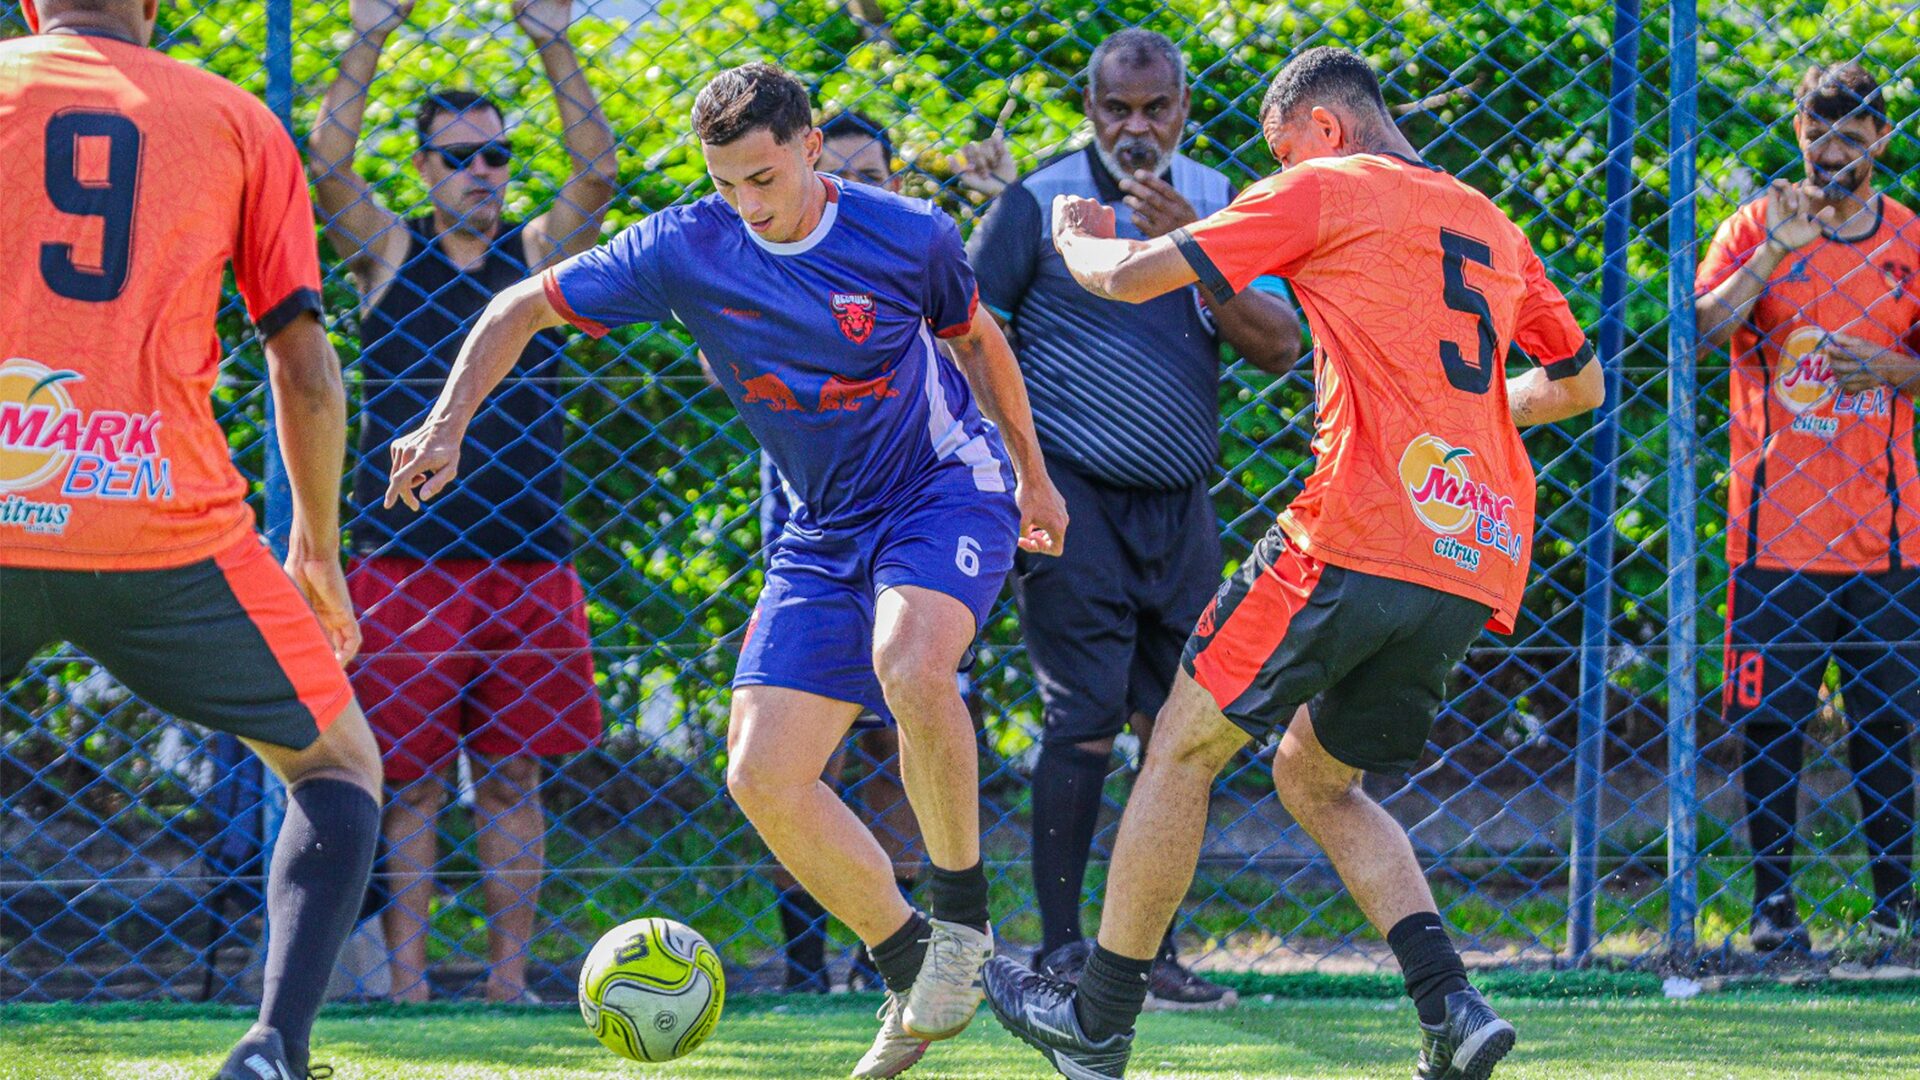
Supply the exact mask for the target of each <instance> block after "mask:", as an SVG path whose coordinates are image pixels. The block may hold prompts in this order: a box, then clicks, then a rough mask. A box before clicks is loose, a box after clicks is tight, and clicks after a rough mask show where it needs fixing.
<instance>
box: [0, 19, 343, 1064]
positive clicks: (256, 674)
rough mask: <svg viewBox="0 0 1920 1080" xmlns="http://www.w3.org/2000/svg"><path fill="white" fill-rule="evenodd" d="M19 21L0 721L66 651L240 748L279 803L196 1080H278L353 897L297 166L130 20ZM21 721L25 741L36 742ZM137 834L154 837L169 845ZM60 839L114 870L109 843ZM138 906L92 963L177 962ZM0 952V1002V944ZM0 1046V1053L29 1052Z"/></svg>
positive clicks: (116, 832)
mask: <svg viewBox="0 0 1920 1080" xmlns="http://www.w3.org/2000/svg"><path fill="white" fill-rule="evenodd" d="M25 11H26V17H27V21H28V23H29V25H30V26H31V27H32V28H33V31H34V33H33V35H32V36H30V37H22V38H16V39H14V40H11V41H6V42H0V116H4V117H6V122H5V123H4V124H0V184H3V185H4V188H3V189H4V190H5V191H6V192H7V200H6V206H5V210H4V212H0V266H5V267H6V268H7V272H6V273H5V274H4V275H0V357H4V358H5V359H4V360H0V406H4V407H0V419H4V420H5V421H6V423H4V424H0V428H10V429H11V431H10V433H9V435H8V436H7V437H6V438H5V439H4V440H0V446H4V447H5V450H4V452H0V489H4V490H5V493H6V497H5V500H4V503H3V504H0V505H5V507H6V508H7V510H8V513H7V515H6V517H5V518H4V519H3V520H4V527H0V691H5V690H6V689H8V687H9V686H10V685H11V684H12V682H13V680H14V676H16V675H18V674H19V673H20V671H21V670H22V669H23V668H25V667H26V665H27V663H28V661H30V660H32V659H33V657H34V656H35V655H37V654H38V653H40V652H41V651H42V650H43V649H45V648H46V647H47V646H49V645H52V644H54V643H55V642H57V641H67V642H71V643H72V644H73V645H74V646H76V647H78V648H79V649H81V650H82V651H84V652H85V653H86V654H87V656H88V658H89V659H91V660H92V661H93V662H94V663H97V664H99V665H100V666H101V667H103V668H105V669H106V670H107V672H109V673H110V674H112V675H113V677H114V678H116V679H118V680H120V681H121V682H122V683H124V684H125V685H126V687H127V688H128V689H129V690H132V691H133V692H134V693H136V694H138V695H140V697H141V698H142V699H144V700H145V702H146V703H147V704H149V705H151V706H153V707H154V708H157V709H161V710H164V711H166V712H168V713H171V714H172V715H174V716H177V717H179V718H180V719H182V720H185V721H189V722H191V723H195V724H200V725H204V726H206V727H209V728H212V729H214V730H216V731H224V732H227V733H229V734H232V735H235V736H238V737H240V738H242V739H245V740H246V742H247V745H248V746H249V747H250V748H252V750H253V751H254V753H256V754H258V755H259V757H260V758H261V760H262V761H264V762H265V763H266V764H267V766H268V767H270V768H271V769H272V770H273V771H274V773H275V774H276V775H277V776H279V778H280V779H281V780H283V781H284V782H285V783H286V785H287V793H288V794H287V808H286V819H285V822H284V824H283V825H282V827H281V829H280V838H279V841H278V843H277V844H276V845H275V846H274V849H273V853H272V856H271V858H270V859H269V860H268V862H269V864H270V865H269V867H268V869H267V879H266V882H265V892H266V895H265V897H264V898H263V899H264V901H265V909H266V916H267V921H268V922H269V923H270V924H271V926H272V927H273V933H272V941H271V943H270V944H269V945H268V946H267V955H266V963H265V966H264V968H263V969H262V971H261V998H260V1012H259V1019H258V1021H257V1022H256V1023H255V1024H254V1025H253V1026H252V1028H250V1029H249V1030H248V1031H247V1033H246V1034H245V1035H244V1036H242V1038H241V1039H240V1042H239V1044H238V1045H237V1046H236V1047H235V1048H234V1050H233V1052H232V1054H231V1055H230V1056H229V1057H228V1059H227V1061H226V1064H225V1065H223V1066H222V1067H221V1069H220V1071H219V1073H218V1077H219V1080H241V1078H242V1077H243V1076H244V1077H263V1076H273V1077H292V1076H299V1077H305V1076H308V1075H309V1073H308V1039H309V1035H310V1033H311V1031H312V1029H313V1020H314V1016H315V1014H316V1013H317V1012H318V1011H319V1009H320V1003H321V1000H322V998H323V997H324V996H325V994H326V988H327V978H328V976H329V975H331V974H332V972H333V966H334V961H335V959H336V958H337V957H338V956H339V954H340V948H341V945H342V944H343V943H344V942H345V941H346V939H347V933H348V931H349V930H350V929H352V927H353V918H354V915H355V914H356V913H357V912H358V911H359V910H360V903H361V899H362V898H363V897H364V896H365V895H366V891H367V871H368V869H369V868H370V867H371V866H372V864H373V853H374V845H375V842H376V841H377V840H378V837H379V822H380V808H379V802H378V799H379V795H380V781H379V757H378V750H377V748H376V747H375V745H374V738H373V734H372V732H370V731H369V730H368V729H367V722H366V719H365V718H364V717H363V716H362V715H361V711H360V708H359V707H358V706H357V705H356V704H355V703H354V695H353V689H352V688H351V687H350V686H349V685H348V683H347V676H346V673H345V672H344V671H343V670H342V669H341V665H342V664H343V663H345V662H346V661H347V660H348V659H349V658H351V657H352V656H353V653H354V650H355V649H356V648H357V647H358V646H359V643H360V632H359V630H358V628H356V627H355V625H354V620H353V608H352V604H351V602H350V601H349V599H348V595H347V583H346V581H345V580H344V579H343V577H342V576H341V572H340V470H341V465H342V463H343V458H344V456H345V453H346V441H347V405H346V394H345V391H344V390H343V388H342V387H341V384H340V358H339V356H338V355H336V354H335V352H334V349H333V343H332V342H331V341H330V340H328V338H327V332H326V329H325V327H324V326H322V324H321V321H320V316H321V314H322V308H321V303H320V255H319V251H318V249H317V248H316V247H315V245H314V240H313V208H312V206H311V205H310V204H309V203H308V201H307V193H306V184H305V182H304V180H303V178H302V176H301V174H300V154H299V152H298V151H297V150H295V149H294V146H293V141H292V140H291V139H289V138H288V137H287V133H286V131H285V130H284V129H283V128H282V127H281V126H280V124H279V122H278V121H277V120H276V119H275V118H274V116H273V114H272V113H271V112H269V111H267V109H266V107H265V106H263V105H261V104H260V102H259V101H258V100H256V99H255V98H253V97H252V96H250V95H249V94H247V93H246V92H245V91H243V90H241V89H240V88H239V87H237V86H234V85H233V84H232V83H229V82H226V81H225V80H223V79H221V78H219V77H217V76H215V75H211V74H208V73H206V72H203V71H199V70H197V69H195V68H192V67H189V66H188V65H186V64H183V63H181V62H179V61H177V60H173V59H169V58H168V57H165V56H162V55H161V54H160V53H158V52H155V51H152V50H151V49H149V48H148V45H149V43H150V42H151V41H152V39H153V29H154V20H155V18H156V16H157V9H156V6H155V5H154V4H153V3H152V2H151V0H149V2H147V3H144V4H143V3H140V2H139V0H88V2H85V3H82V2H79V0H37V2H30V3H28V4H27V5H26V9H25ZM229 265H231V266H232V269H233V277H234V284H235V285H236V286H237V287H238V289H239V292H240V296H241V299H242V300H243V301H244V303H245V306H246V310H247V314H249V315H250V316H252V318H253V323H254V327H255V328H256V329H257V331H258V332H259V337H260V340H261V342H262V343H263V345H264V347H265V352H266V359H267V376H268V382H269V387H270V393H271V395H272V401H273V403H274V405H275V408H276V416H277V418H278V421H279V432H280V447H279V448H280V453H281V456H282V458H283V460H284V461H285V464H286V469H287V480H288V486H289V487H290V488H291V495H292V507H293V515H292V521H291V522H290V529H289V536H288V541H287V558H286V561H285V564H284V568H283V567H282V566H281V565H278V564H277V562H276V560H275V558H274V556H273V554H272V552H270V551H269V550H268V549H267V546H266V544H265V543H264V542H263V541H262V540H261V539H260V537H259V536H258V535H257V534H256V532H255V528H256V526H255V522H254V515H253V511H252V509H250V508H249V507H248V506H247V482H246V480H245V479H243V478H242V477H241V475H240V473H239V472H238V471H237V470H236V469H235V468H234V466H233V462H232V452H231V450H230V449H229V444H228V441H227V434H226V433H225V432H224V431H222V430H221V428H220V425H219V424H218V423H217V422H216V421H215V419H214V414H213V411H212V409H210V408H209V407H208V399H209V397H210V395H211V394H212V393H213V389H214V385H215V383H216V382H217V381H218V379H219V376H220V374H221V370H220V369H221V366H222V364H221V360H222V358H223V356H224V355H225V352H226V350H225V348H224V347H223V345H222V343H221V341H220V340H219V338H218V336H217V333H216V319H217V317H218V315H219V312H220V310H221V307H222V300H221V278H222V277H223V275H224V274H225V271H226V269H227V267H228V266H229ZM42 425H44V428H45V430H47V431H49V432H58V431H60V430H62V429H65V430H67V431H70V432H74V433H76V434H75V435H73V436H71V437H70V438H78V435H77V433H78V432H80V431H82V430H84V431H85V432H86V433H87V441H86V443H85V444H84V445H83V446H81V447H79V448H78V452H76V447H75V446H74V444H73V442H72V441H68V442H67V443H66V444H65V446H64V447H63V446H62V445H61V444H60V443H59V442H58V441H56V440H57V435H56V436H55V437H53V438H49V439H46V440H44V441H39V442H37V444H36V442H35V433H37V432H39V431H41V430H42ZM23 428H24V432H25V434H24V435H23V434H22V430H23ZM58 662H62V663H63V662H64V661H58ZM29 719H31V720H32V721H33V724H34V727H33V728H30V729H28V730H29V731H31V732H32V733H33V735H34V736H39V735H40V731H39V730H38V726H39V724H40V723H42V722H43V720H42V718H41V717H40V716H37V715H35V716H31V717H29ZM17 730H18V729H12V730H10V731H9V734H8V738H9V739H10V740H12V739H16V738H21V736H18V735H16V734H15V733H14V732H15V731H17ZM53 730H58V729H57V728H55V729H53ZM103 736H104V733H103ZM30 737H31V736H30ZM23 741H24V740H23ZM12 776H13V774H12V773H9V778H8V781H7V787H6V789H5V796H4V799H5V806H6V812H5V813H6V817H7V819H8V823H9V830H10V831H9V833H8V839H7V841H6V844H7V850H8V855H7V858H8V860H9V862H10V865H9V867H8V870H7V874H8V880H7V881H6V884H5V888H6V889H8V890H9V891H12V890H14V889H17V888H18V886H19V884H20V883H19V879H17V878H13V877H12V874H13V873H14V872H15V871H14V870H13V866H17V865H18V864H12V863H11V859H12V857H13V855H14V853H15V852H16V851H22V850H31V849H32V848H34V847H38V846H42V845H44V844H45V843H46V842H47V838H45V837H25V838H23V837H22V836H21V834H20V833H19V832H18V831H17V830H12V828H11V826H12V822H13V819H14V814H15V813H16V810H15V806H16V803H15V801H14V800H15V796H16V794H17V791H18V789H17V788H15V787H14V785H13V779H12ZM143 779H156V778H152V777H149V778H143ZM188 790H191V789H188ZM74 797H75V798H76V799H78V798H80V793H79V792H77V791H76V792H75V793H74ZM139 806H140V804H137V803H136V804H135V806H134V807H133V808H124V809H121V810H117V811H116V814H115V816H116V817H119V816H121V815H122V814H124V815H125V816H127V817H133V816H136V815H139V814H141V813H144V812H145V811H144V810H142V809H140V808H139ZM178 820H184V817H183V818H182V819H178ZM165 827H166V829H167V831H168V833H169V834H170V835H181V834H178V833H174V831H173V830H175V829H176V828H180V827H181V826H179V825H178V824H176V820H175V819H168V820H166V824H165ZM183 831H184V830H183ZM195 831H197V830H195ZM68 836H70V837H73V838H74V843H75V844H76V845H78V846H82V847H88V848H99V847H112V848H114V849H115V850H117V851H121V852H126V853H127V854H125V855H123V856H121V857H123V858H126V859H127V860H128V862H129V863H130V864H137V863H138V859H137V857H136V856H135V855H134V854H133V851H134V849H133V848H131V847H128V846H125V845H129V844H132V843H133V842H134V841H133V840H132V839H131V837H130V835H129V834H128V833H127V832H125V831H123V827H122V826H121V825H120V823H119V822H117V821H116V822H114V823H112V824H107V823H104V822H103V823H102V824H101V825H100V827H99V828H98V830H97V831H96V832H94V834H93V835H91V836H88V837H85V838H84V839H82V838H79V837H77V836H74V834H71V833H69V834H68ZM36 876H37V875H36ZM156 884H158V883H157V882H156ZM169 884H171V885H173V886H174V887H176V888H177V887H180V886H181V885H183V884H184V882H181V881H179V880H177V879H176V880H175V881H173V882H170V883H169ZM254 887H258V886H257V885H256V886H254ZM89 891H104V892H109V893H111V892H113V891H114V890H113V888H112V886H111V885H110V884H106V883H102V884H101V887H100V888H99V889H97V890H89ZM151 895H153V896H155V897H160V898H163V900H162V908H161V910H160V911H152V910H150V911H146V912H141V911H127V912H124V913H123V914H117V915H115V916H114V918H113V920H112V924H111V926H108V927H106V928H104V929H103V932H113V933H117V934H124V938H123V940H125V941H126V945H124V946H121V947H120V951H121V952H122V954H123V955H127V956H131V957H134V958H136V960H149V961H151V960H154V959H155V958H156V957H155V950H163V949H165V948H166V945H165V944H163V941H173V942H177V941H178V938H175V937H174V936H173V930H172V929H171V928H172V927H177V926H179V925H181V923H180V922H177V921H175V920H176V919H179V918H181V916H179V915H177V914H165V913H163V912H164V911H165V908H166V905H167V904H169V903H170V902H171V897H167V894H166V892H165V891H163V890H162V889H159V888H155V889H153V890H152V893H151ZM69 917H83V916H76V915H74V913H73V912H69ZM7 923H8V925H7V928H6V937H7V945H6V947H5V949H4V951H3V952H0V956H3V957H4V958H3V959H0V971H4V972H5V975H6V985H7V989H6V990H5V991H4V993H6V994H8V995H12V994H18V993H20V991H19V990H18V989H17V986H18V984H17V983H16V982H14V970H15V969H14V968H13V967H12V966H11V965H12V963H13V962H14V961H15V960H16V959H18V958H20V957H21V956H22V955H23V953H22V951H21V949H22V947H24V946H26V944H27V942H24V941H21V939H20V938H19V937H17V936H16V932H15V930H14V927H13V925H12V920H11V919H9V920H7ZM48 929H52V927H51V924H49V926H48ZM37 936H38V931H35V932H34V933H33V937H37ZM29 940H32V939H31V938H29ZM57 940H58V939H57V938H56V939H54V940H53V941H50V942H49V944H50V945H51V946H52V947H53V948H55V949H58V948H60V946H59V945H58V944H57V943H56V942H57ZM92 951H93V950H85V951H77V952H73V953H69V954H66V955H65V956H64V957H63V959H64V961H65V964H64V969H65V970H66V971H71V972H74V973H80V972H84V971H85V970H86V968H87V966H88V965H89V964H90V963H92V962H94V959H95V958H94V957H93V956H91V955H89V953H91V952H92ZM212 962H213V959H212V956H211V950H209V956H208V963H209V965H211V964H212ZM209 978H211V971H210V972H209ZM209 985H211V983H209ZM101 986H102V988H103V989H104V987H105V984H104V982H103V983H102V984H101ZM12 1027H13V1024H12V1021H9V1022H8V1029H9V1030H8V1033H7V1035H6V1037H5V1043H6V1046H7V1050H8V1051H12V1050H13V1049H14V1048H15V1047H16V1046H20V1045H24V1043H25V1042H26V1041H28V1040H23V1039H21V1038H20V1037H19V1036H17V1035H16V1034H15V1032H14V1031H13V1030H12ZM52 1060H54V1059H51V1058H50V1059H49V1063H50V1062H51V1061H52ZM27 1068H28V1069H29V1071H33V1072H37V1073H39V1074H41V1075H46V1073H45V1072H44V1071H43V1070H40V1069H34V1067H33V1066H31V1065H29V1066H27ZM56 1068H59V1071H60V1072H61V1073H62V1074H66V1075H71V1074H70V1073H68V1072H67V1070H66V1069H65V1068H60V1067H58V1066H56ZM75 1068H79V1069H83V1070H84V1069H85V1068H86V1067H85V1066H75ZM7 1071H8V1072H11V1071H13V1070H12V1069H10V1068H9V1069H8V1070H7ZM114 1071H118V1070H114ZM140 1071H142V1072H144V1071H145V1070H144V1069H142V1070H140ZM200 1075H202V1076H204V1075H206V1074H205V1073H200ZM315 1075H325V1072H324V1070H316V1072H315Z"/></svg>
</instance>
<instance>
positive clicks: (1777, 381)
mask: <svg viewBox="0 0 1920 1080" xmlns="http://www.w3.org/2000/svg"><path fill="white" fill-rule="evenodd" d="M1826 340H1827V332H1826V331H1824V330H1822V329H1820V328H1819V327H1817V326H1803V327H1801V328H1800V329H1798V330H1795V331H1794V332H1793V333H1792V334H1789V335H1788V336H1787V344H1786V347H1785V348H1783V349H1781V350H1780V359H1779V360H1778V361H1777V362H1776V363H1775V367H1774V373H1773V392H1774V396H1775V397H1777V398H1779V399H1780V404H1782V405H1784V406H1786V407H1787V411H1788V412H1790V413H1793V414H1794V415H1795V416H1798V415H1799V414H1801V413H1804V412H1810V411H1812V410H1813V409H1815V408H1818V407H1819V405H1820V403H1821V402H1823V401H1825V400H1827V398H1828V397H1830V396H1832V394H1833V385H1834V384H1833V366H1832V365H1831V364H1829V363H1827V353H1826V350H1825V349H1823V348H1821V346H1822V345H1824V344H1825V343H1826Z"/></svg>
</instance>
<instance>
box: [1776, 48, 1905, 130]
mask: <svg viewBox="0 0 1920 1080" xmlns="http://www.w3.org/2000/svg"><path fill="white" fill-rule="evenodd" d="M1793 99H1794V105H1795V106H1796V107H1797V108H1798V109H1799V110H1800V111H1801V112H1803V113H1805V114H1806V115H1808V116H1812V117H1816V118H1818V119H1821V120H1825V121H1826V122H1827V123H1829V124H1837V123H1839V122H1841V121H1842V120H1845V119H1847V118H1848V117H1851V116H1856V115H1865V116H1868V117H1871V118H1872V119H1873V120H1874V121H1876V122H1877V123H1879V124H1880V126H1882V127H1885V126H1886V124H1887V98H1886V94H1885V93H1884V92H1883V91H1882V90H1881V89H1880V80H1879V79H1877V78H1875V77H1874V75H1873V72H1871V71H1868V70H1867V68H1866V65H1864V64H1862V63H1860V62H1859V61H1857V60H1849V61H1847V62H1846V63H1844V64H1834V65H1831V66H1827V65H1822V64H1815V65H1813V66H1812V67H1810V68H1808V69H1807V73H1806V74H1805V75H1802V76H1800V86H1799V88H1798V89H1797V90H1795V91H1794V95H1793Z"/></svg>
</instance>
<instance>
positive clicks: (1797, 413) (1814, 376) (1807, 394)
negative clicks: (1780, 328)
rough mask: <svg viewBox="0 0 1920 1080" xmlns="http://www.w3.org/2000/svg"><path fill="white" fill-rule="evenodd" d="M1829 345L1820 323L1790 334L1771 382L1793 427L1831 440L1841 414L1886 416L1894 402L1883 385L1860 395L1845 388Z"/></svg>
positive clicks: (1781, 351)
mask: <svg viewBox="0 0 1920 1080" xmlns="http://www.w3.org/2000/svg"><path fill="white" fill-rule="evenodd" d="M1826 344H1827V332H1826V331H1825V330H1822V329H1821V328H1819V327H1817V326H1803V327H1801V328H1800V329H1798V330H1795V331H1794V332H1793V333H1791V334H1789V335H1787V341H1786V344H1785V346H1783V347H1782V348H1781V350H1780V358H1779V359H1778V360H1776V361H1775V362H1774V370H1773V380H1772V381H1773V396H1774V398H1775V399H1777V400H1778V401H1779V402H1780V404H1781V406H1782V407H1783V408H1785V409H1786V410H1787V412H1789V413H1790V414H1792V416H1793V422H1792V424H1791V425H1790V427H1791V429H1792V430H1794V431H1797V432H1799V433H1801V434H1803V435H1817V436H1819V437H1820V438H1823V439H1831V438H1833V437H1835V436H1836V435H1838V434H1839V433H1840V417H1842V416H1885V415H1887V413H1888V411H1889V410H1890V409H1891V408H1892V401H1891V400H1890V399H1889V398H1888V396H1887V389H1886V387H1884V386H1876V387H1873V388H1871V389H1868V390H1862V391H1861V392H1859V393H1857V394H1849V393H1846V392H1844V391H1842V390H1841V389H1840V384H1839V381H1838V380H1837V379H1835V378H1834V377H1833V364H1832V362H1831V361H1830V360H1829V359H1828V358H1827V349H1826ZM1829 402H1831V406H1830V407H1827V406H1828V403H1829Z"/></svg>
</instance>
